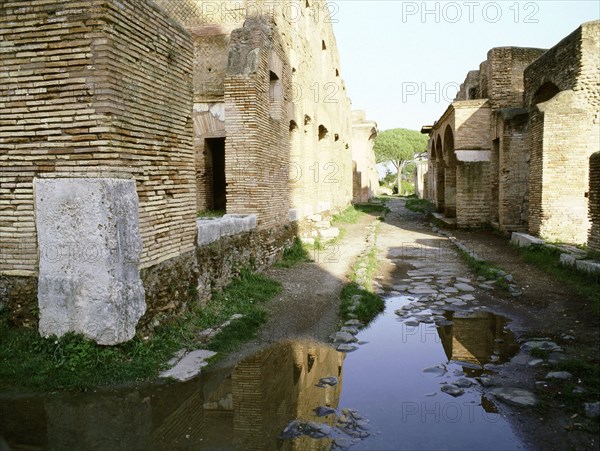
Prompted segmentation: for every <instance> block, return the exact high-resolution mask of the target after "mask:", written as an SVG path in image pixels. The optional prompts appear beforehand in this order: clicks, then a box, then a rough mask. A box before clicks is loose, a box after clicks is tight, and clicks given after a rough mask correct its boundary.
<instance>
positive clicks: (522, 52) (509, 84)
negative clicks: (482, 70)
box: [487, 47, 546, 109]
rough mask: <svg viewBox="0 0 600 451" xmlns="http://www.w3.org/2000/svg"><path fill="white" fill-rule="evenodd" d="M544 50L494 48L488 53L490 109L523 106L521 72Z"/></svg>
mask: <svg viewBox="0 0 600 451" xmlns="http://www.w3.org/2000/svg"><path fill="white" fill-rule="evenodd" d="M545 51H546V50H545V49H534V48H522V47H496V48H493V49H491V50H490V51H489V52H488V55H487V60H488V89H487V91H488V98H489V100H490V104H491V107H492V108H493V109H497V108H512V107H520V106H522V105H523V91H524V82H523V71H524V70H525V68H526V67H527V66H528V65H529V64H531V63H532V62H533V61H535V60H536V59H537V58H539V57H540V56H541V55H542V54H543V53H544V52H545Z"/></svg>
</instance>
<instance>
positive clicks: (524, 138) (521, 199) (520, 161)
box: [490, 108, 529, 232]
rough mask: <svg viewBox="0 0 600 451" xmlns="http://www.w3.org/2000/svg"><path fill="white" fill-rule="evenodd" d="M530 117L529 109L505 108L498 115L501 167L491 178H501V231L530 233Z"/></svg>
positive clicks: (498, 192) (499, 213) (499, 195)
mask: <svg viewBox="0 0 600 451" xmlns="http://www.w3.org/2000/svg"><path fill="white" fill-rule="evenodd" d="M528 132H529V117H528V114H527V110H525V109H518V108H514V109H504V110H500V111H499V114H498V136H499V138H498V140H499V143H498V166H497V167H496V168H492V167H490V171H491V172H490V179H493V177H494V175H496V177H497V179H498V191H497V196H498V199H497V201H498V222H499V226H500V229H501V230H504V231H508V232H512V231H524V230H527V221H528V205H529V200H528V198H529V187H528V179H529V163H528V162H529V147H528V145H529V140H528V138H529V135H528Z"/></svg>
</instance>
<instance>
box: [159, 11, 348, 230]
mask: <svg viewBox="0 0 600 451" xmlns="http://www.w3.org/2000/svg"><path fill="white" fill-rule="evenodd" d="M157 3H159V4H160V5H161V6H163V7H164V8H165V9H166V10H167V11H168V12H169V14H171V15H172V16H173V17H174V18H176V19H177V20H179V21H180V22H181V23H182V24H184V26H185V27H186V28H187V29H188V30H189V31H190V32H191V33H192V34H193V35H194V36H195V54H196V60H195V63H194V64H195V67H194V102H195V104H194V123H195V145H194V147H195V154H196V162H197V185H198V186H197V203H198V209H199V210H205V209H214V208H215V204H214V202H213V200H212V199H213V198H214V191H213V190H214V186H215V185H214V182H213V180H212V176H213V174H214V167H213V165H212V162H211V161H210V160H211V155H210V152H209V151H208V149H207V147H206V140H207V139H211V138H222V139H223V138H224V153H225V167H224V168H223V169H220V170H221V171H224V172H225V175H224V177H225V179H226V196H225V197H226V207H225V210H226V211H227V212H228V213H256V214H257V215H258V227H259V228H264V229H269V228H272V227H273V226H274V225H276V224H281V223H282V222H285V221H287V218H288V215H291V217H292V218H294V219H298V220H302V218H305V217H307V216H310V215H312V214H315V213H323V212H331V211H336V210H339V209H341V208H343V207H344V206H345V205H347V204H348V203H349V202H350V201H351V199H352V151H351V144H352V128H351V125H352V124H351V120H352V119H351V115H350V100H349V98H348V96H347V94H346V92H345V85H344V82H343V81H342V79H341V77H340V64H339V56H338V54H337V48H336V45H335V37H334V36H333V31H332V28H331V24H330V20H329V19H328V16H327V14H328V11H329V10H328V9H327V4H326V2H324V1H315V2H310V4H309V3H306V2H299V1H294V2H286V3H273V2H268V1H258V2H255V1H252V2H250V1H242V2H237V3H235V5H234V4H233V3H232V2H228V1H217V2H211V6H210V8H204V7H200V6H201V4H199V3H198V4H194V2H189V1H174V0H158V1H157ZM290 210H291V212H290Z"/></svg>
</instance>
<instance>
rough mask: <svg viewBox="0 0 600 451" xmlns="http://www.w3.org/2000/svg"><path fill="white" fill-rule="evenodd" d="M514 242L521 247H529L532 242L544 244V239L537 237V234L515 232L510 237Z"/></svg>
mask: <svg viewBox="0 0 600 451" xmlns="http://www.w3.org/2000/svg"><path fill="white" fill-rule="evenodd" d="M510 242H511V243H512V244H516V245H517V246H519V247H528V246H531V245H532V244H544V240H542V239H540V238H536V237H535V236H531V235H528V234H527V233H519V232H513V234H512V235H511V238H510Z"/></svg>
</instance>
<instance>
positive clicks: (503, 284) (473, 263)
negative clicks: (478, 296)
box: [459, 249, 508, 290]
mask: <svg viewBox="0 0 600 451" xmlns="http://www.w3.org/2000/svg"><path fill="white" fill-rule="evenodd" d="M459 252H460V254H461V255H462V256H463V258H464V259H465V261H466V262H467V264H468V265H469V268H471V270H472V271H473V272H474V273H475V274H477V275H478V276H482V277H485V278H486V279H488V280H494V281H495V282H496V286H497V287H499V288H501V289H503V290H508V282H507V281H506V279H505V278H504V277H503V276H501V275H499V274H498V272H499V271H502V270H501V269H500V268H498V267H497V266H495V265H492V264H491V263H488V262H485V261H481V260H477V259H475V258H473V257H472V256H471V255H469V254H468V253H466V252H465V251H463V250H461V249H459Z"/></svg>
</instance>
